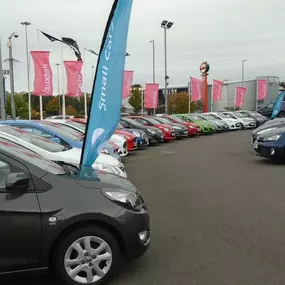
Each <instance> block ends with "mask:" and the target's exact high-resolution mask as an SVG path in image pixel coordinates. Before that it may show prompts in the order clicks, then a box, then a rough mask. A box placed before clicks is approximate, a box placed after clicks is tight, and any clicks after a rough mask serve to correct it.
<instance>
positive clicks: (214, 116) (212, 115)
mask: <svg viewBox="0 0 285 285" xmlns="http://www.w3.org/2000/svg"><path fill="white" fill-rule="evenodd" d="M208 116H209V117H212V118H214V119H217V120H221V118H220V117H218V116H216V115H214V114H208Z"/></svg>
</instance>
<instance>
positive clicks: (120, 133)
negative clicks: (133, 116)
mask: <svg viewBox="0 0 285 285" xmlns="http://www.w3.org/2000/svg"><path fill="white" fill-rule="evenodd" d="M115 134H119V135H123V136H128V137H130V138H131V139H134V138H135V137H136V136H135V135H133V134H132V133H130V132H128V131H123V130H122V129H120V130H116V131H115Z"/></svg>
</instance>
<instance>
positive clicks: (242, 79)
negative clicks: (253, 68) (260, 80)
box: [241, 59, 246, 87]
mask: <svg viewBox="0 0 285 285" xmlns="http://www.w3.org/2000/svg"><path fill="white" fill-rule="evenodd" d="M245 62H246V59H244V60H243V61H242V63H241V86H242V87H243V82H244V63H245Z"/></svg>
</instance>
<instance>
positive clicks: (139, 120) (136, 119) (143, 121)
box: [134, 118, 147, 125]
mask: <svg viewBox="0 0 285 285" xmlns="http://www.w3.org/2000/svg"><path fill="white" fill-rule="evenodd" d="M134 120H135V121H136V122H138V123H140V124H142V125H146V124H147V121H145V120H143V119H140V118H134Z"/></svg>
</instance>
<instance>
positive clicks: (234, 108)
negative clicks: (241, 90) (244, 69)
mask: <svg viewBox="0 0 285 285" xmlns="http://www.w3.org/2000/svg"><path fill="white" fill-rule="evenodd" d="M236 100H237V88H235V101H234V111H235V110H236Z"/></svg>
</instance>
